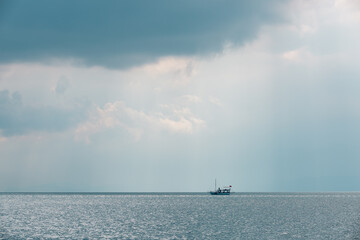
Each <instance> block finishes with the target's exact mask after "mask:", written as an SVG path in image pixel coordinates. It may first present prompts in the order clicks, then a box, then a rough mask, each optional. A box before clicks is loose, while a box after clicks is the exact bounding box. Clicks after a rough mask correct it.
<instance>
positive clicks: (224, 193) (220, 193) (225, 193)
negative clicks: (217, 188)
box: [210, 192, 230, 195]
mask: <svg viewBox="0 0 360 240" xmlns="http://www.w3.org/2000/svg"><path fill="white" fill-rule="evenodd" d="M210 194H211V195H230V192H210Z"/></svg>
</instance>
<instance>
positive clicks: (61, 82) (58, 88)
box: [55, 77, 70, 94]
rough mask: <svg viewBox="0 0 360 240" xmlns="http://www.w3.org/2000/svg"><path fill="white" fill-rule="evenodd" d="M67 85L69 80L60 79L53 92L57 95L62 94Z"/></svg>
mask: <svg viewBox="0 0 360 240" xmlns="http://www.w3.org/2000/svg"><path fill="white" fill-rule="evenodd" d="M69 85H70V84H69V80H68V79H67V78H66V77H61V78H59V80H58V81H57V83H56V87H55V92H56V93H57V94H64V93H65V91H66V90H67V89H68V87H69Z"/></svg>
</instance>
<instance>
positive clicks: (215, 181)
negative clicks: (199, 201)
mask: <svg viewBox="0 0 360 240" xmlns="http://www.w3.org/2000/svg"><path fill="white" fill-rule="evenodd" d="M215 191H216V178H215Z"/></svg>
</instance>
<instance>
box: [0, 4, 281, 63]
mask: <svg viewBox="0 0 360 240" xmlns="http://www.w3.org/2000/svg"><path fill="white" fill-rule="evenodd" d="M280 3H282V4H283V1H279V0H271V1H268V0H255V1H226V2H222V1H214V0H213V1H191V0H186V1H166V0H159V1H151V2H150V1H146V0H143V1H106V2H101V3H99V2H98V1H76V2H71V3H69V2H64V1H60V0H57V1H52V2H48V1H45V0H44V1H36V2H29V1H23V0H17V1H5V3H4V6H5V8H4V10H3V12H4V14H3V16H2V19H1V22H0V45H1V46H2V52H1V55H0V61H2V62H11V61H41V60H46V61H47V62H48V60H49V59H59V58H70V59H79V60H81V61H83V62H84V63H86V64H90V65H102V66H106V67H117V68H118V67H120V68H124V67H129V66H133V65H138V64H141V63H144V62H148V61H153V60H154V59H155V58H158V57H160V56H169V55H194V54H208V53H214V52H217V51H219V50H221V49H222V47H223V45H224V44H225V43H227V42H231V43H234V44H235V45H238V44H243V43H244V42H245V41H248V40H251V39H253V38H254V37H255V36H256V34H257V31H258V29H259V28H260V27H261V26H262V25H263V24H270V23H274V22H279V21H281V20H283V19H282V18H281V15H280V14H279V11H278V6H279V5H280Z"/></svg>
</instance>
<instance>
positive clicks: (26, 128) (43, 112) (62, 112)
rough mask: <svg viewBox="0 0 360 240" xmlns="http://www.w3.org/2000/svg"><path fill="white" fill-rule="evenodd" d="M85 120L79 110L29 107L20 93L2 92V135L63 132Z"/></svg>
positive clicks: (0, 122) (0, 104)
mask: <svg viewBox="0 0 360 240" xmlns="http://www.w3.org/2000/svg"><path fill="white" fill-rule="evenodd" d="M83 119H85V113H84V111H83V110H81V111H79V109H73V110H69V109H60V108H55V107H50V106H41V107H29V106H24V105H23V104H22V97H21V95H20V94H19V93H18V92H14V93H12V94H10V92H9V91H8V90H0V131H1V135H4V136H14V135H23V134H25V133H28V132H32V131H50V132H51V131H62V130H65V129H67V128H69V127H74V126H76V124H78V123H79V122H80V121H81V120H83Z"/></svg>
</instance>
